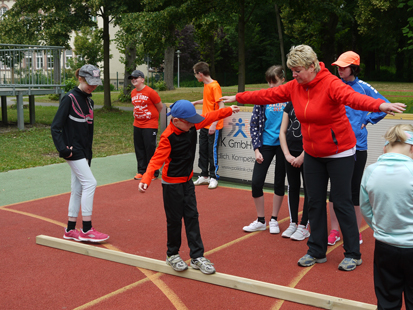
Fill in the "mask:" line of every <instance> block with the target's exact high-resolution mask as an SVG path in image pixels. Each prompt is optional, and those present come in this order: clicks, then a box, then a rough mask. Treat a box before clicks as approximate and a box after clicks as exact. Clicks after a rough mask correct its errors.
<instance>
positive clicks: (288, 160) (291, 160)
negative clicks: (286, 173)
mask: <svg viewBox="0 0 413 310" xmlns="http://www.w3.org/2000/svg"><path fill="white" fill-rule="evenodd" d="M294 159H295V157H294V156H293V155H291V154H289V155H287V156H285V160H286V161H287V162H289V163H290V164H291V166H293V161H294ZM293 167H294V166H293Z"/></svg>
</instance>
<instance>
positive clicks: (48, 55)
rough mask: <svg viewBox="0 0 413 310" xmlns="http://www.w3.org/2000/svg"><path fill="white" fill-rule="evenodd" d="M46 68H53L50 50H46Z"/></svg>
mask: <svg viewBox="0 0 413 310" xmlns="http://www.w3.org/2000/svg"><path fill="white" fill-rule="evenodd" d="M47 69H53V55H52V53H51V52H50V51H49V52H47Z"/></svg>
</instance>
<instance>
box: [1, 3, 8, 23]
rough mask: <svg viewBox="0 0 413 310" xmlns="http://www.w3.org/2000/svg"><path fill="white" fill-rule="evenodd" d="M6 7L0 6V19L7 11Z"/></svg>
mask: <svg viewBox="0 0 413 310" xmlns="http://www.w3.org/2000/svg"><path fill="white" fill-rule="evenodd" d="M7 10H8V9H7V8H6V7H5V6H3V7H1V8H0V19H1V20H3V18H4V17H3V14H5V13H6V12H7Z"/></svg>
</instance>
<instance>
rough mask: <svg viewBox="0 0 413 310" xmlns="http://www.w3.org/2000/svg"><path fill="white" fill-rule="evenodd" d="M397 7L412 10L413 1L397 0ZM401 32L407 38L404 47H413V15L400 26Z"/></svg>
mask: <svg viewBox="0 0 413 310" xmlns="http://www.w3.org/2000/svg"><path fill="white" fill-rule="evenodd" d="M399 3H400V4H399V6H398V7H399V8H405V7H406V8H407V12H412V10H413V2H412V1H407V0H399ZM402 31H403V34H404V35H405V36H406V37H407V38H408V42H407V44H408V45H407V46H406V47H405V48H406V49H409V50H411V49H413V17H412V16H410V17H409V18H408V19H407V25H406V26H405V27H403V28H402Z"/></svg>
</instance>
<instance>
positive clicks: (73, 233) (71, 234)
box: [63, 228, 80, 241]
mask: <svg viewBox="0 0 413 310" xmlns="http://www.w3.org/2000/svg"><path fill="white" fill-rule="evenodd" d="M63 238H64V239H68V240H75V241H80V239H79V231H78V230H77V229H72V230H69V231H67V230H66V228H65V234H64V235H63Z"/></svg>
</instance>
